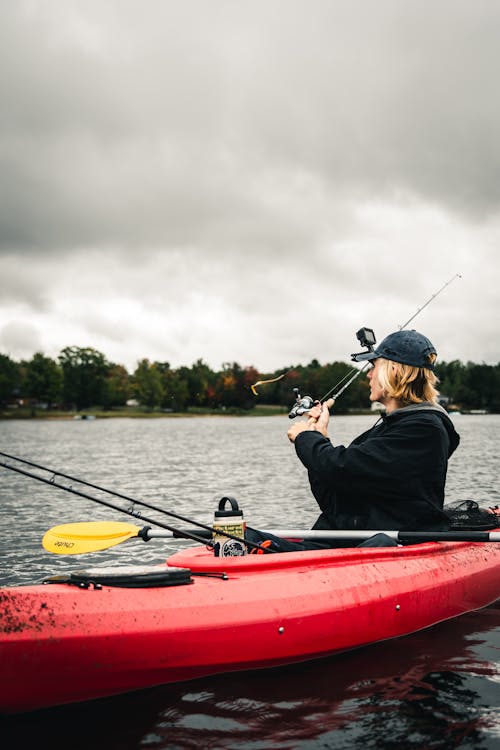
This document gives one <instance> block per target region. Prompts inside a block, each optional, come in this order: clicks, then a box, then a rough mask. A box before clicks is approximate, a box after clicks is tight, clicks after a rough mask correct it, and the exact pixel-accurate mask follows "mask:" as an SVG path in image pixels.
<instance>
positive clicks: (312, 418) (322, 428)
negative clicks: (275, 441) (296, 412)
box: [288, 398, 333, 443]
mask: <svg viewBox="0 0 500 750" xmlns="http://www.w3.org/2000/svg"><path fill="white" fill-rule="evenodd" d="M332 405H333V399H331V398H330V399H328V401H325V403H324V404H320V403H319V402H318V403H317V404H315V405H314V406H313V407H312V408H311V409H310V410H309V412H308V414H307V422H295V423H294V424H292V425H291V427H290V428H289V430H288V439H289V440H290V441H291V442H292V443H294V442H295V438H296V437H297V435H299V434H300V433H301V432H304V431H305V430H317V431H318V432H321V434H322V435H324V437H328V420H329V418H330V412H329V409H330V407H331V406H332Z"/></svg>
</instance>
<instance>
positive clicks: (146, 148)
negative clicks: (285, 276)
mask: <svg viewBox="0 0 500 750" xmlns="http://www.w3.org/2000/svg"><path fill="white" fill-rule="evenodd" d="M361 11H362V12H361ZM361 18H362V19H363V23H361V22H360V19H361ZM499 21H500V7H498V5H497V4H495V3H491V2H478V3H469V2H456V1H454V2H451V0H449V1H447V2H440V3H439V4H437V5H436V4H433V5H432V8H431V6H430V5H429V4H428V3H404V4H401V3H400V2H396V0H393V1H392V2H388V1H387V0H386V1H385V2H378V3H376V4H375V3H374V4H369V3H368V4H367V3H365V2H362V3H361V4H360V3H358V2H317V3H315V4H314V5H313V6H312V7H311V6H310V4H305V3H303V2H287V3H283V2H266V3H263V2H261V3H259V2H257V3H238V4H234V3H229V2H217V0H216V1H215V2H214V3H211V7H210V9H208V8H207V6H206V4H205V3H203V2H191V3H189V2H188V3H186V4H182V6H179V4H174V3H169V2H166V3H165V2H151V3H149V4H148V13H144V8H143V5H142V4H141V3H139V2H123V1H120V2H119V3H106V4H105V6H103V4H102V3H96V2H89V3H85V4H83V5H82V4H80V3H76V2H48V3H43V4H40V3H24V4H23V3H19V4H12V5H8V6H4V8H3V10H2V28H3V34H2V57H3V64H2V66H1V69H0V70H1V72H0V89H1V92H2V102H3V105H2V108H3V112H4V115H3V117H2V123H1V127H0V157H1V165H2V185H3V187H2V196H1V197H2V200H1V205H2V206H3V209H2V211H1V216H0V219H1V226H2V232H1V235H0V243H1V244H2V245H3V247H4V248H9V249H11V248H12V247H18V248H20V249H24V250H25V251H26V250H34V251H39V250H40V248H45V247H50V248H51V249H55V248H59V249H60V250H61V251H67V250H68V249H71V248H75V247H81V246H85V245H100V246H102V245H105V244H109V245H116V244H118V245H120V246H128V247H135V246H137V245H138V244H141V243H142V244H147V245H159V244H160V245H162V246H165V247H172V246H173V247H179V246H182V247H193V246H197V245H199V244H201V243H202V242H203V244H207V243H209V244H210V246H211V247H212V248H220V247H222V248H223V247H230V248H232V249H236V250H237V249H238V247H239V246H241V245H244V246H245V247H247V248H248V247H253V248H254V250H258V249H259V248H262V247H265V248H276V249H278V250H279V249H280V247H282V246H283V247H284V246H286V247H287V248H290V246H291V245H292V246H293V245H294V244H295V246H296V247H297V250H302V249H303V248H304V245H305V244H306V242H307V243H308V245H309V246H311V245H312V246H314V245H315V244H316V242H317V241H318V239H319V238H318V236H317V235H318V233H319V231H320V229H319V227H318V226H317V224H316V225H315V220H317V218H318V216H317V212H313V215H312V216H311V215H310V213H309V209H310V205H309V204H308V201H307V200H306V201H304V204H303V206H302V207H301V206H300V202H301V199H302V198H303V192H304V189H305V188H307V187H309V188H310V189H312V190H313V192H314V193H316V194H321V193H322V194H323V195H324V196H325V205H324V206H323V207H322V211H321V218H322V219H323V220H325V218H326V216H327V214H328V211H329V209H330V207H331V206H332V205H334V204H335V203H343V204H349V203H350V202H352V201H356V200H359V199H360V198H364V197H366V196H371V195H377V196H378V197H380V196H382V195H387V196H392V195H394V193H395V192H396V193H397V192H398V191H406V192H407V193H408V194H410V195H414V196H416V197H422V196H424V197H425V199H426V200H432V201H435V202H437V203H439V204H441V205H443V206H444V207H446V208H447V209H449V210H453V211H457V212H459V213H462V214H464V215H465V216H468V217H469V218H473V219H478V218H481V217H485V216H488V215H489V214H491V213H495V212H496V211H497V210H498V207H499V198H500V187H499V182H498V179H497V174H498V169H499V166H500V164H499V163H500V153H499V138H498V130H499V129H498V124H499V109H500V103H499V99H498V97H497V95H496V88H497V84H496V71H497V70H498V65H499V62H500V59H499V58H500V51H499V48H498V44H497V36H496V29H497V28H498V23H499Z"/></svg>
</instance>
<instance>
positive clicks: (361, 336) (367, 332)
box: [351, 328, 377, 362]
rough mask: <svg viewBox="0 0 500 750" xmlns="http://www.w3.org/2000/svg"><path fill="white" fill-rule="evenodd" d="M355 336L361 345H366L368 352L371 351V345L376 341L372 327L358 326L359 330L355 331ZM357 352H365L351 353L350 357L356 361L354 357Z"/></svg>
mask: <svg viewBox="0 0 500 750" xmlns="http://www.w3.org/2000/svg"><path fill="white" fill-rule="evenodd" d="M356 338H357V339H358V341H359V343H360V344H361V346H364V347H366V348H367V349H368V351H369V352H372V351H373V347H374V346H375V344H376V343H377V339H376V338H375V332H374V330H373V328H360V329H359V331H357V332H356ZM359 354H366V352H355V353H354V354H351V359H352V360H354V361H355V362H356V361H357V360H356V357H357V356H358V355H359Z"/></svg>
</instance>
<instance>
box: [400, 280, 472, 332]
mask: <svg viewBox="0 0 500 750" xmlns="http://www.w3.org/2000/svg"><path fill="white" fill-rule="evenodd" d="M461 278H462V274H460V273H456V274H455V275H454V276H452V277H451V279H449V280H448V281H447V282H446V284H443V286H442V287H441V289H438V291H437V292H436V293H435V294H431V296H430V297H429V299H428V300H427V302H424V304H423V305H422V307H419V308H418V310H417V311H416V312H415V313H413V315H412V316H411V318H408V320H407V321H406V323H403V325H401V326H398V328H399V330H400V331H402V330H403V328H406V326H407V325H408V324H409V323H411V321H412V320H413V319H414V318H416V317H417V315H418V314H419V313H421V312H422V310H423V309H424V307H427V305H429V304H430V303H431V302H432V300H433V299H436V297H437V296H438V294H441V292H442V291H443V290H444V289H446V287H447V286H449V285H450V284H451V283H452V281H455V279H461Z"/></svg>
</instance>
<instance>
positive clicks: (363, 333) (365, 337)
mask: <svg viewBox="0 0 500 750" xmlns="http://www.w3.org/2000/svg"><path fill="white" fill-rule="evenodd" d="M461 278H462V275H461V274H459V273H456V274H455V275H454V276H452V277H451V279H448V281H447V282H446V284H443V286H442V287H441V288H440V289H438V291H437V292H435V293H434V294H431V296H430V297H429V299H428V300H427V301H426V302H424V304H423V305H422V306H421V307H419V308H417V310H416V312H414V313H413V315H412V316H411V317H410V318H408V320H407V321H406V323H403V324H402V325H400V326H398V330H400V331H402V330H403V329H404V328H406V326H407V325H408V324H409V323H411V322H412V320H414V319H415V318H416V317H417V315H419V314H420V313H421V312H422V310H423V309H424V308H425V307H427V305H430V303H431V302H432V301H433V300H434V299H436V297H438V296H439V295H440V294H441V292H443V291H444V290H445V289H446V287H447V286H449V285H450V284H451V283H452V282H453V281H455V279H461ZM356 337H357V339H358V341H359V342H360V344H361V346H363V347H365V348H366V350H367V351H373V348H374V346H375V344H376V339H375V333H374V331H373V329H372V328H366V327H364V328H360V330H359V331H357V333H356ZM355 356H356V355H355V354H352V355H351V357H352V358H353V359H354V357H355ZM369 367H370V362H366V363H365V364H364V365H363V367H362V368H361V369H359V370H356V371H355V372H354V374H352V375H351V373H350V372H347V373H346V375H344V377H343V378H341V379H340V380H339V382H338V383H336V384H335V385H334V386H333V387H332V388H330V390H329V391H327V392H326V393H325V395H324V396H322V398H320V399H319V402H318V401H317V400H314V399H313V398H312V396H301V395H300V392H299V389H298V388H294V389H293V392H294V394H295V403H294V405H293V407H292V409H291V410H290V413H289V414H288V416H289V417H290V419H294V418H295V417H300V416H302V415H303V414H307V413H308V412H309V411H310V410H311V409H312V407H313V406H314V404H317V403H320V404H322V403H324V402H325V401H326V400H327V399H328V398H329V399H331V400H332V402H333V403H335V401H336V400H337V399H338V397H339V396H340V395H342V393H344V391H345V390H346V389H347V388H349V386H350V385H351V383H353V382H354V381H355V380H356V378H358V377H359V376H360V375H361V374H362V373H363V372H365V370H367V369H368V368H369ZM346 380H347V382H345V381H346ZM340 386H341V387H340ZM337 388H338V389H339V390H336V389H337Z"/></svg>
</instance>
